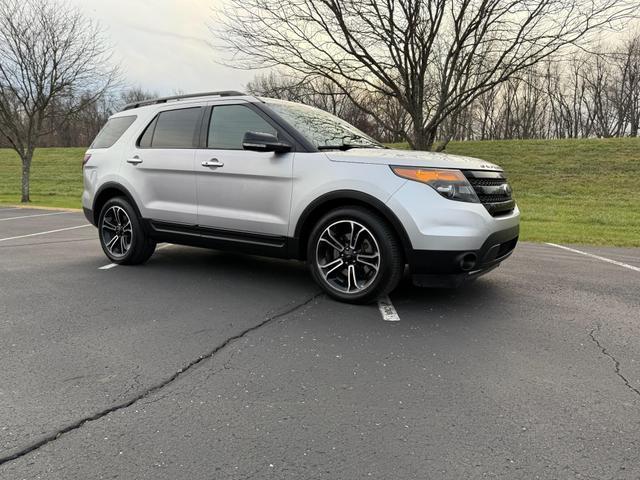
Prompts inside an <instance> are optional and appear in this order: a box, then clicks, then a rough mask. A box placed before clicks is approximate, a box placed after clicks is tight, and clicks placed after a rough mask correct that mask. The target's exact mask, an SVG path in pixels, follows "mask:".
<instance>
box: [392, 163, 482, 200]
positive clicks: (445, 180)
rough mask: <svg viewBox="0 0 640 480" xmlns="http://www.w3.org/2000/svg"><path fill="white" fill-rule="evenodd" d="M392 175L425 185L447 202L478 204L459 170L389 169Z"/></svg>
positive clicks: (475, 196)
mask: <svg viewBox="0 0 640 480" xmlns="http://www.w3.org/2000/svg"><path fill="white" fill-rule="evenodd" d="M391 170H393V173H395V174H396V175H398V176H399V177H402V178H407V179H409V180H413V181H416V182H420V183H426V184H427V185H429V186H430V187H432V188H433V189H434V190H435V191H436V192H438V193H439V194H440V195H442V196H443V197H444V198H448V199H449V200H457V201H459V202H471V203H480V200H479V199H478V196H477V195H476V192H475V191H474V190H473V187H472V186H471V184H470V183H469V181H468V180H467V177H465V176H464V174H463V173H462V172H461V171H460V170H439V169H435V168H419V167H391Z"/></svg>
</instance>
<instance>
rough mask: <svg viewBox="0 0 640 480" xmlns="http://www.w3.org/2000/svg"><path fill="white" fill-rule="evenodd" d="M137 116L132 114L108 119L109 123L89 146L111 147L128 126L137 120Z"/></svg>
mask: <svg viewBox="0 0 640 480" xmlns="http://www.w3.org/2000/svg"><path fill="white" fill-rule="evenodd" d="M135 119H136V116H135V115H131V116H127V117H115V118H110V119H109V120H107V123H106V124H105V126H104V127H102V130H100V133H98V135H97V136H96V138H95V140H94V141H93V143H92V144H91V147H89V148H109V147H111V146H112V145H113V144H114V143H116V142H117V141H118V139H119V138H120V137H121V136H122V134H123V133H124V132H126V131H127V128H129V127H130V126H131V124H132V123H133V122H134V121H135Z"/></svg>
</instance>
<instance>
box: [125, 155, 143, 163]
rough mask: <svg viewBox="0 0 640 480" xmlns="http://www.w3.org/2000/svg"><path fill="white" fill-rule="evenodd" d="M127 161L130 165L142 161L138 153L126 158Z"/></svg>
mask: <svg viewBox="0 0 640 480" xmlns="http://www.w3.org/2000/svg"><path fill="white" fill-rule="evenodd" d="M127 163H131V164H132V165H137V164H139V163H142V159H141V158H140V157H139V156H138V155H135V156H134V157H133V158H130V159H128V160H127Z"/></svg>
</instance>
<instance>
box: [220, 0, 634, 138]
mask: <svg viewBox="0 0 640 480" xmlns="http://www.w3.org/2000/svg"><path fill="white" fill-rule="evenodd" d="M228 5H229V10H228V11H226V16H225V17H224V18H221V19H220V20H219V22H218V23H219V24H222V25H223V26H222V27H221V28H219V29H216V28H213V27H212V29H213V30H214V32H215V33H217V34H218V35H219V36H220V38H221V39H222V41H223V44H224V45H226V46H227V47H228V48H230V49H231V51H233V52H234V54H235V55H234V58H233V61H231V62H229V64H230V65H233V66H236V67H237V66H242V67H243V68H265V67H273V66H286V67H288V68H289V69H291V70H293V71H295V72H298V73H299V74H300V75H302V76H313V77H323V78H326V79H327V80H328V81H330V82H332V83H334V84H335V85H336V86H337V87H338V88H340V89H341V90H342V91H343V92H344V93H345V94H346V95H348V96H349V97H350V98H351V99H352V100H353V101H354V103H356V104H358V105H359V106H360V107H361V108H364V109H366V107H365V106H363V105H361V104H360V103H359V102H358V97H359V94H360V93H361V92H362V91H363V90H365V91H369V92H375V93H379V94H382V95H386V96H391V97H394V98H396V99H397V101H398V102H399V103H400V104H401V105H402V107H403V108H404V109H405V111H406V112H407V114H408V116H409V117H410V119H411V125H410V128H409V129H408V130H407V131H406V132H405V135H406V137H407V139H408V140H409V142H410V143H411V145H412V147H414V148H417V149H430V148H432V147H433V145H434V142H435V140H436V138H435V137H436V134H437V132H438V128H439V127H440V125H441V124H442V123H443V122H444V121H445V119H447V118H448V117H449V116H450V115H453V114H455V113H456V112H458V111H460V110H461V109H464V108H465V107H466V106H468V105H470V104H471V103H472V102H473V101H474V99H476V98H477V97H478V96H480V95H482V94H483V93H484V92H486V91H488V90H490V89H492V88H494V87H495V86H496V85H498V84H500V83H502V82H504V81H506V80H507V79H509V78H511V77H512V76H514V75H515V74H517V73H518V72H521V71H522V70H525V69H526V68H528V67H530V66H531V65H534V64H536V63H538V62H540V61H541V60H542V59H544V58H546V57H548V56H550V55H552V54H554V53H556V52H558V51H559V50H560V49H562V48H563V47H566V46H569V45H574V44H576V43H578V42H581V41H587V40H588V39H589V37H590V34H592V33H594V32H597V31H599V30H600V29H602V28H605V27H608V26H612V25H614V24H616V23H617V22H619V21H620V20H622V19H625V18H627V17H629V16H630V15H634V14H635V13H636V12H637V11H638V8H639V4H638V2H637V0H508V1H505V0H433V1H427V2H425V1H424V0H384V1H381V0H229V2H228ZM347 85H355V86H357V88H358V89H359V90H360V92H354V91H352V90H349V89H348V88H347ZM366 110H367V113H368V114H370V115H372V116H374V117H375V116H376V112H375V111H372V110H369V109H366ZM378 120H379V121H383V119H378ZM390 127H391V126H390Z"/></svg>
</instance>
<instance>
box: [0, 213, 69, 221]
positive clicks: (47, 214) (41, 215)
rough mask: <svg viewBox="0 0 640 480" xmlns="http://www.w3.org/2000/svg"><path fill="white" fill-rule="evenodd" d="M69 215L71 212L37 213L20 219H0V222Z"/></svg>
mask: <svg viewBox="0 0 640 480" xmlns="http://www.w3.org/2000/svg"><path fill="white" fill-rule="evenodd" d="M69 213H71V212H55V213H39V214H37V215H22V216H21V217H9V218H0V222H6V221H7V220H18V219H19V218H31V217H48V216H51V215H66V214H69Z"/></svg>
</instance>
